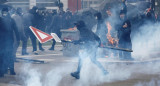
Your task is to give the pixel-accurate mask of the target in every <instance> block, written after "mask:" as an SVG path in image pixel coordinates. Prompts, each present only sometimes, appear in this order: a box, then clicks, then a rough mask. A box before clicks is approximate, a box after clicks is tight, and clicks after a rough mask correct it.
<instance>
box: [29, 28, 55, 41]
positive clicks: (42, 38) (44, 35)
mask: <svg viewBox="0 0 160 86" xmlns="http://www.w3.org/2000/svg"><path fill="white" fill-rule="evenodd" d="M29 28H30V29H31V31H32V32H33V33H34V35H35V36H36V37H37V39H38V40H39V42H40V43H45V42H47V41H49V40H51V39H53V37H52V36H51V35H49V34H47V33H45V32H43V31H41V30H39V29H36V28H35V27H32V26H30V27H29Z"/></svg>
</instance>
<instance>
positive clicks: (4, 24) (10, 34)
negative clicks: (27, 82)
mask: <svg viewBox="0 0 160 86" xmlns="http://www.w3.org/2000/svg"><path fill="white" fill-rule="evenodd" d="M1 13H2V18H1V20H0V21H1V22H0V28H1V36H2V37H3V38H1V39H2V40H3V42H2V43H1V44H2V45H3V46H2V47H3V48H1V49H3V50H1V51H2V52H1V56H2V57H1V58H2V59H1V60H2V63H1V66H2V68H1V74H0V76H1V77H3V76H4V74H6V73H8V68H9V70H10V74H11V75H15V74H16V73H15V71H14V61H15V57H14V54H15V52H14V48H13V44H14V41H17V43H19V40H20V38H19V32H18V29H17V26H16V24H15V21H14V20H13V19H12V18H11V16H10V14H9V10H8V8H3V9H2V11H1ZM14 34H15V37H16V40H14Z"/></svg>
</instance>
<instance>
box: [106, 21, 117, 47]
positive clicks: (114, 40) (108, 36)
mask: <svg viewBox="0 0 160 86" xmlns="http://www.w3.org/2000/svg"><path fill="white" fill-rule="evenodd" d="M106 25H107V28H108V33H107V39H108V41H109V44H111V45H116V46H118V40H116V39H114V38H113V37H112V36H111V30H112V26H111V24H110V22H106Z"/></svg>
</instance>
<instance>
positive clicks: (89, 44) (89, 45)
mask: <svg viewBox="0 0 160 86" xmlns="http://www.w3.org/2000/svg"><path fill="white" fill-rule="evenodd" d="M75 25H76V27H77V29H78V30H79V32H80V40H78V41H74V44H80V47H81V49H82V50H83V52H82V55H83V56H84V55H86V54H84V53H87V54H88V55H87V56H84V57H81V56H80V57H79V60H78V68H77V71H76V72H73V73H71V76H73V77H75V78H76V79H79V78H80V71H81V67H82V63H83V60H84V58H85V57H89V58H90V60H91V61H92V62H93V63H94V64H96V65H97V66H98V67H99V68H100V69H101V70H102V72H103V74H104V75H106V74H107V73H108V72H107V71H106V70H105V69H104V67H103V66H102V65H101V63H100V62H98V61H97V59H96V52H97V49H98V46H100V44H101V42H100V38H99V37H98V36H97V35H95V34H94V33H93V32H92V31H91V30H89V29H87V28H86V25H85V23H84V21H78V22H77V23H75ZM81 43H82V44H81Z"/></svg>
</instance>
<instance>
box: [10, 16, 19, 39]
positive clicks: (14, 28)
mask: <svg viewBox="0 0 160 86" xmlns="http://www.w3.org/2000/svg"><path fill="white" fill-rule="evenodd" d="M12 26H13V31H14V33H15V35H16V39H17V41H18V42H19V41H20V36H19V32H18V28H17V25H16V23H15V21H14V20H13V19H12Z"/></svg>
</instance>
